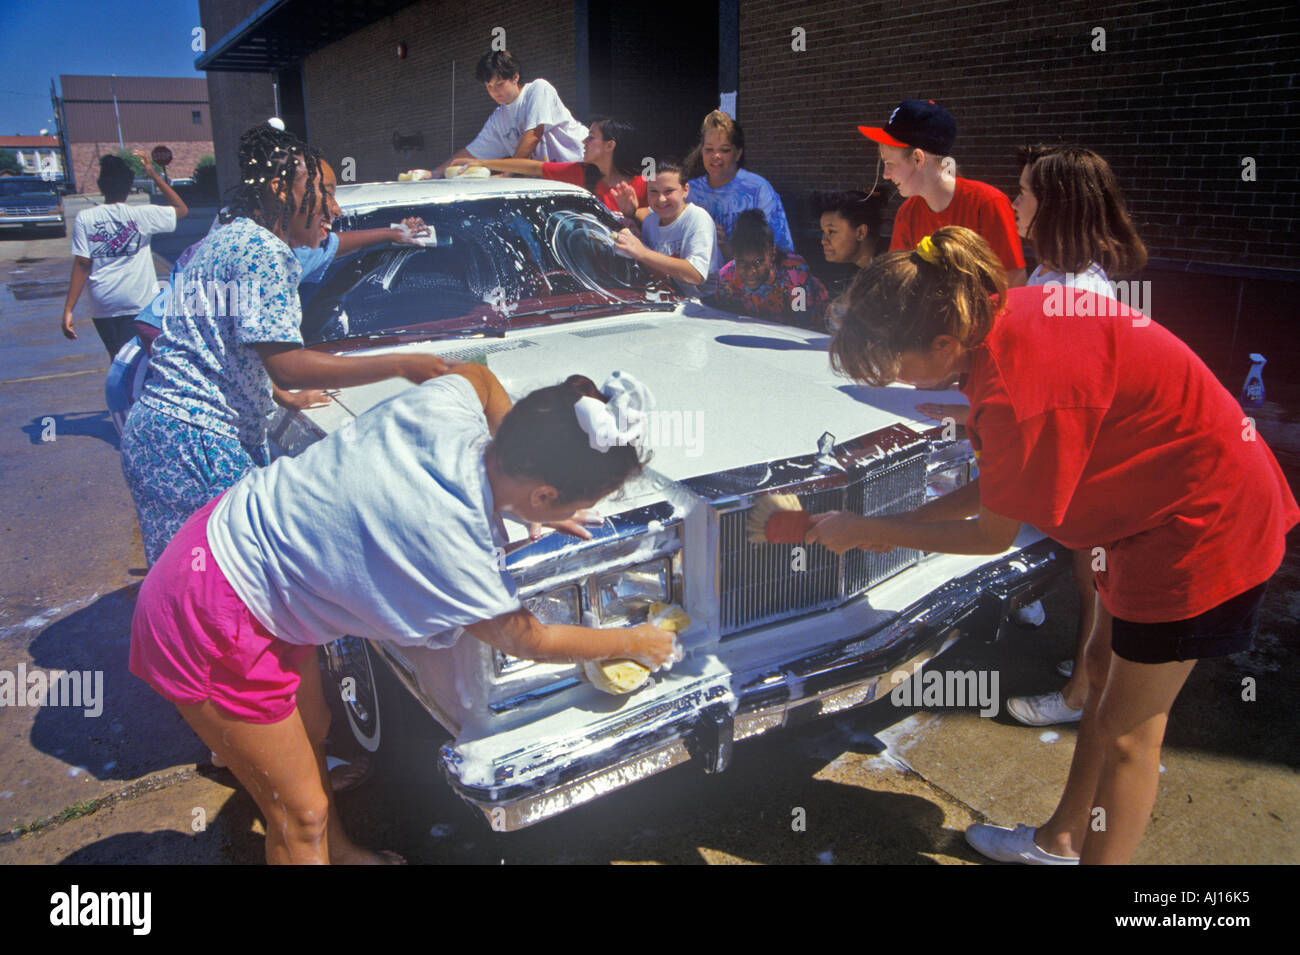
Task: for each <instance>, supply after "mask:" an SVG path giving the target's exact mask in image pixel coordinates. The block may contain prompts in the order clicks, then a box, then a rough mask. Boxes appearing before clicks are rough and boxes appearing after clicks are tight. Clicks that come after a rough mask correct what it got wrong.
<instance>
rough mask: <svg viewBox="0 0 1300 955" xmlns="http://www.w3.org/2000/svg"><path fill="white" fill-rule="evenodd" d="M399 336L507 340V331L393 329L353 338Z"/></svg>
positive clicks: (491, 327)
mask: <svg viewBox="0 0 1300 955" xmlns="http://www.w3.org/2000/svg"><path fill="white" fill-rule="evenodd" d="M398 335H422V336H424V337H426V338H439V339H451V338H477V337H478V336H480V335H482V336H485V337H488V338H505V337H506V330H505V329H504V328H501V327H499V326H484V327H483V328H466V329H462V330H460V331H457V332H440V331H438V330H437V329H434V328H393V329H388V330H384V331H378V332H366V334H364V335H361V336H353V337H360V338H364V339H366V340H367V341H373V340H374V339H376V338H394V337H396V336H398ZM346 340H347V339H339V341H346Z"/></svg>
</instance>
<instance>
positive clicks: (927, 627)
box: [271, 178, 1066, 830]
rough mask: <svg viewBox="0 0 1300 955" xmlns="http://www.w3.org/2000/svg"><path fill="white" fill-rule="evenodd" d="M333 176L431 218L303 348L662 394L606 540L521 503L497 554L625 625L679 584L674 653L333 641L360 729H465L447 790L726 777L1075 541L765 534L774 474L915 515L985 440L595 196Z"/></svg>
mask: <svg viewBox="0 0 1300 955" xmlns="http://www.w3.org/2000/svg"><path fill="white" fill-rule="evenodd" d="M337 198H338V202H339V204H340V206H341V208H342V210H343V219H342V221H341V223H339V225H340V226H341V227H343V228H354V229H367V228H376V227H382V226H387V225H389V224H390V223H393V222H399V221H401V220H402V219H403V218H404V217H407V216H420V217H421V218H423V219H424V221H425V222H426V223H428V224H429V225H430V226H431V233H432V234H431V237H430V239H429V240H428V242H427V244H426V245H425V246H424V247H421V248H413V247H410V246H389V247H380V248H371V249H367V250H364V251H361V252H358V253H356V254H354V255H351V256H346V257H341V258H340V259H339V260H337V261H336V262H335V263H334V265H333V266H332V267H331V269H330V271H329V273H328V274H327V275H326V276H325V277H324V279H323V281H322V282H321V284H320V286H319V287H318V288H316V289H314V290H313V292H312V294H311V295H310V296H309V304H308V305H307V306H306V307H305V309H304V319H303V331H304V338H305V340H306V341H307V342H308V344H309V347H313V348H319V349H326V350H329V351H331V352H334V353H339V354H357V355H360V354H376V353H382V352H392V351H394V350H402V349H407V350H414V351H421V352H429V353H434V354H438V355H441V356H444V357H446V358H448V359H453V360H461V361H478V362H481V363H483V364H485V365H486V366H487V367H488V368H490V369H491V370H492V371H493V372H494V373H495V374H496V376H497V377H498V378H499V379H500V380H501V382H502V383H503V385H504V386H505V387H506V389H507V390H508V391H509V392H510V393H511V396H512V397H514V398H515V399H518V398H519V397H521V396H523V395H525V394H527V393H528V392H530V391H532V390H533V389H535V388H538V387H542V386H545V385H550V384H554V383H556V382H558V381H561V380H563V379H564V378H565V377H567V376H568V375H570V374H573V373H581V374H584V375H586V376H588V377H589V378H592V379H593V380H595V381H596V382H598V383H599V382H600V381H602V380H604V378H605V377H606V376H608V375H609V374H610V373H611V372H613V371H616V370H622V371H626V372H630V373H632V374H633V375H634V376H635V377H636V378H638V379H639V380H640V381H642V382H643V383H645V384H646V385H647V386H649V388H650V390H651V391H652V392H653V394H654V395H655V396H656V401H657V405H656V408H655V411H654V414H653V416H652V419H651V421H650V422H649V429H648V430H649V439H650V440H649V450H650V451H651V455H652V456H651V460H650V462H649V465H648V467H647V468H646V470H645V473H644V474H643V475H642V476H641V477H640V478H638V479H637V480H635V481H633V482H631V483H630V484H629V485H627V486H626V487H625V488H623V489H622V490H621V491H620V492H618V493H617V494H615V495H613V496H612V497H611V498H609V499H607V500H605V501H602V502H601V503H600V504H599V505H598V510H599V511H600V512H601V514H602V515H604V517H605V520H604V523H603V524H602V525H601V526H599V527H592V528H591V530H592V531H593V537H592V539H591V540H578V539H576V538H574V537H570V536H567V535H565V534H562V533H559V532H554V533H550V534H548V535H546V536H543V537H542V538H541V539H540V540H538V541H535V542H529V540H528V533H527V528H526V527H525V526H524V525H522V524H511V523H510V522H509V521H507V527H508V529H509V532H510V539H511V549H510V550H509V552H508V554H506V555H504V556H503V559H504V561H505V566H506V568H507V570H508V571H509V573H511V574H512V575H513V576H514V578H515V580H516V582H517V584H518V588H519V593H520V596H521V597H522V598H523V600H524V602H525V604H526V605H527V606H528V607H529V608H530V609H531V610H532V612H533V613H535V614H536V615H537V616H538V617H539V618H540V619H541V620H543V621H544V622H548V623H579V622H584V623H587V624H589V625H594V626H606V627H614V626H624V625H627V624H630V623H635V622H639V621H641V620H644V619H645V616H646V613H647V608H648V607H649V605H650V604H651V602H653V601H665V602H669V603H675V604H678V605H680V606H682V607H684V608H685V610H686V611H687V613H688V614H689V616H690V619H691V623H690V626H689V627H688V628H686V629H685V630H684V631H683V632H682V633H681V635H680V639H681V642H682V644H683V647H684V649H685V657H684V659H683V660H682V661H681V662H680V663H678V664H676V665H675V666H673V667H672V669H671V670H667V671H663V672H659V673H656V674H655V675H654V678H653V679H652V680H651V681H650V682H648V683H647V684H645V685H644V686H642V687H641V688H640V689H638V690H637V691H635V692H633V693H631V694H629V695H627V696H621V697H612V696H608V695H605V694H602V693H601V692H600V691H598V690H597V689H596V688H595V687H593V686H592V685H591V684H590V683H588V682H586V681H585V680H584V679H583V675H582V670H581V667H579V666H577V665H568V664H555V663H538V662H533V661H530V660H521V659H515V658H513V657H510V656H508V655H506V654H504V653H502V652H500V651H497V650H494V649H493V648H492V647H489V646H487V645H486V644H484V643H481V642H480V641H478V640H474V639H472V638H469V637H467V636H466V637H464V638H463V639H461V640H459V641H458V642H457V643H456V644H455V645H454V646H452V647H450V648H447V649H436V650H435V649H424V648H416V649H410V648H402V647H396V646H393V645H391V644H386V643H380V642H377V641H369V640H366V639H365V637H366V635H365V634H357V635H355V637H351V638H347V639H344V640H340V641H338V642H336V643H334V644H331V645H329V646H328V647H326V648H325V649H324V656H325V662H326V668H327V671H328V674H329V676H330V677H332V679H333V680H334V681H335V682H336V683H337V685H338V687H339V692H340V696H341V698H342V699H343V705H344V708H345V712H346V717H347V721H348V723H349V725H350V727H351V729H352V732H353V735H354V736H355V737H356V739H357V741H358V742H359V743H360V744H361V745H362V746H363V747H365V748H366V749H367V750H370V751H372V752H373V751H375V750H378V749H380V747H382V746H383V745H384V744H385V742H386V741H388V740H389V739H390V738H391V736H392V733H393V729H394V714H397V713H399V712H405V713H406V715H408V716H409V714H410V710H411V709H412V708H413V707H412V704H414V707H417V708H418V712H419V714H420V718H428V719H432V720H436V721H437V722H438V723H439V724H441V725H442V727H443V728H444V729H445V731H446V733H447V734H448V736H449V739H448V741H447V742H446V744H445V745H443V746H442V748H441V750H440V753H439V757H438V758H439V759H440V761H441V764H442V769H443V770H444V772H445V775H446V777H447V779H448V781H449V782H450V784H451V786H452V787H453V788H454V789H455V790H456V791H457V792H458V793H459V794H460V795H461V796H462V797H464V798H465V799H466V800H468V801H469V802H470V803H472V804H473V805H475V806H477V807H479V808H480V809H481V810H482V811H483V813H484V815H485V816H486V818H487V820H488V821H489V823H490V824H491V825H492V826H493V827H494V828H496V829H499V830H514V829H519V828H523V827H525V826H528V825H531V824H533V823H535V822H538V821H539V820H542V819H546V818H548V817H550V816H553V815H555V814H557V813H560V812H563V811H565V810H567V809H570V808H572V807H575V806H578V805H581V804H583V803H585V802H588V801H590V800H593V799H596V798H598V797H599V796H601V795H603V794H604V793H607V792H610V791H612V790H614V789H617V788H620V787H622V786H626V785H628V784H630V783H633V782H635V781H636V780H639V779H642V778H644V777H646V776H649V775H652V774H654V773H658V772H661V771H663V770H666V769H669V768H670V767H673V766H676V765H678V764H680V763H684V762H687V761H696V762H698V763H699V764H701V765H702V766H703V768H704V769H705V770H706V771H708V772H719V771H722V770H723V769H725V768H726V766H727V763H728V760H729V758H730V755H731V753H732V749H733V746H734V745H735V744H736V743H738V742H740V741H743V740H745V739H748V738H750V737H754V736H758V735H760V734H763V733H768V732H774V731H777V730H779V729H780V728H781V727H782V726H784V725H786V724H787V723H789V722H792V721H794V720H796V719H798V720H802V719H803V718H806V717H809V716H816V715H823V714H829V713H835V712H838V711H841V710H844V709H846V708H849V707H854V706H859V705H863V704H867V703H871V702H872V701H874V700H880V699H882V698H885V697H888V695H889V693H890V691H891V690H892V689H893V687H894V686H895V685H896V683H897V682H898V678H899V675H901V674H904V673H914V672H915V671H916V669H917V668H918V667H919V666H921V665H922V664H924V663H925V662H927V661H929V660H931V659H933V658H934V657H936V656H937V655H939V654H940V653H942V652H943V651H944V650H945V649H947V648H948V647H949V646H951V645H952V644H953V643H954V642H955V641H956V640H958V639H959V638H961V637H970V638H974V639H983V640H992V639H995V638H996V636H997V635H998V632H999V630H1000V628H1001V627H1002V625H1003V623H1004V621H1005V619H1006V615H1007V614H1008V612H1009V611H1010V610H1011V609H1013V608H1014V607H1016V606H1019V605H1020V604H1021V603H1023V602H1025V601H1028V600H1032V599H1034V598H1035V597H1037V596H1038V595H1039V594H1041V593H1042V592H1044V591H1045V590H1046V589H1048V587H1049V586H1051V584H1052V583H1053V582H1054V581H1055V579H1056V577H1057V576H1058V575H1059V574H1060V573H1061V572H1062V570H1063V568H1064V566H1065V563H1066V562H1065V561H1064V560H1063V552H1062V551H1061V550H1060V548H1059V547H1058V546H1057V545H1055V544H1053V543H1052V542H1051V541H1048V540H1046V539H1044V538H1042V536H1041V535H1039V534H1038V533H1036V532H1034V531H1033V530H1032V529H1030V528H1025V529H1024V530H1023V531H1022V533H1021V536H1020V537H1019V538H1018V539H1017V540H1016V542H1015V544H1014V545H1013V547H1012V548H1011V549H1010V550H1009V551H1007V552H1006V553H1004V554H1001V555H997V556H994V557H959V556H948V555H937V554H922V553H917V552H915V551H908V550H894V551H891V552H889V553H875V552H867V551H853V552H850V553H848V554H845V555H844V556H836V555H835V554H832V553H831V552H830V551H827V550H825V549H823V548H821V547H816V546H812V547H793V546H783V545H771V544H753V543H751V542H750V541H749V540H748V539H747V538H746V535H745V523H746V518H747V516H748V514H749V512H750V510H751V509H752V508H753V507H754V504H755V502H756V500H757V499H758V498H760V497H761V496H763V495H766V494H770V493H774V492H780V493H787V494H795V495H797V496H798V497H799V499H800V500H801V502H802V503H803V505H804V507H805V508H807V509H808V510H811V511H813V512H820V511H825V510H832V509H847V510H853V511H856V512H858V513H863V514H890V513H896V512H900V511H906V510H909V509H911V508H914V507H917V506H918V505H920V504H922V503H923V502H925V501H926V500H927V499H930V498H932V497H934V496H936V495H940V494H944V493H947V492H949V491H951V490H953V489H955V488H957V487H960V486H962V485H963V484H964V483H966V482H967V481H968V480H969V479H970V477H971V474H972V468H973V455H972V452H971V448H970V445H969V442H968V441H966V440H964V439H963V437H962V435H961V434H960V432H958V431H956V429H949V431H950V433H944V432H943V431H942V430H939V429H934V428H932V426H931V423H928V422H926V421H925V420H924V419H923V418H921V417H920V416H918V413H917V412H916V410H915V407H916V405H917V403H918V402H921V401H926V400H935V399H937V398H938V395H935V394H932V393H925V392H917V391H915V390H913V389H911V388H906V387H890V388H867V387H863V386H859V385H856V384H853V383H852V382H849V381H848V380H846V379H844V378H842V377H839V376H837V375H835V374H834V373H833V372H832V371H831V370H830V368H829V363H828V359H827V344H828V339H827V337H826V335H825V334H823V333H818V332H814V331H808V330H804V329H800V328H796V327H791V326H786V325H779V324H772V323H768V322H763V321H758V320H755V319H750V318H746V317H743V316H736V315H731V314H727V313H724V312H721V311H717V310H715V309H712V308H709V307H707V306H705V305H702V304H701V303H699V302H697V301H691V300H684V299H682V298H681V297H679V295H678V294H677V293H676V292H675V291H674V289H673V288H672V287H671V286H670V285H668V284H667V283H665V282H663V281H661V280H658V279H656V278H654V277H653V276H652V275H650V274H649V273H647V272H645V271H644V270H643V269H642V268H641V267H640V266H638V265H637V264H635V263H634V262H632V261H631V260H629V259H627V258H624V257H621V256H619V255H618V254H616V253H615V251H614V248H613V241H612V237H611V236H612V231H613V230H616V229H617V228H619V223H618V221H617V220H616V219H615V217H614V216H613V215H612V214H611V213H610V212H609V211H608V210H607V209H606V208H605V207H604V206H603V205H602V204H601V203H599V202H598V201H597V200H596V199H595V198H594V197H593V196H592V195H591V194H589V193H587V192H586V191H584V190H581V189H578V188H576V187H573V186H568V185H565V184H561V183H552V182H546V181H540V180H521V179H500V178H496V179H488V180H475V181H470V180H457V181H455V182H445V181H434V182H419V183H371V184H360V185H350V186H342V187H340V188H339V190H338V195H337ZM407 387H410V385H409V384H407V383H405V382H402V381H398V380H393V381H385V382H379V383H376V384H371V385H366V386H362V387H356V388H348V389H344V390H343V391H342V392H340V393H339V394H338V396H337V399H336V400H335V401H334V402H332V403H331V404H330V405H328V406H326V407H323V408H318V409H311V410H307V411H297V412H292V411H287V410H281V411H278V412H277V416H276V418H275V419H274V420H273V421H272V427H271V437H272V447H273V451H274V452H275V453H276V454H295V453H297V452H299V451H301V450H302V449H303V448H304V447H306V446H307V445H308V444H310V443H311V442H313V441H316V440H320V439H321V438H323V437H325V436H326V435H328V434H329V433H331V432H334V431H337V430H339V429H341V428H346V427H347V426H348V423H349V421H351V420H352V419H353V418H354V417H355V416H357V415H361V414H364V413H365V412H366V410H367V409H369V408H371V407H373V406H374V405H376V404H377V403H379V402H381V401H383V400H385V399H386V398H388V397H390V396H392V395H394V394H396V393H397V392H399V391H400V390H402V389H404V388H407ZM395 694H396V695H398V696H399V697H401V696H405V697H408V698H407V699H400V698H399V699H394V698H393V697H394V695H395ZM403 707H405V708H406V710H405V711H403V709H402V708H403Z"/></svg>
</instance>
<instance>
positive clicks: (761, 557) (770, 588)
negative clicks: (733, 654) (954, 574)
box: [718, 447, 926, 637]
mask: <svg viewBox="0 0 1300 955" xmlns="http://www.w3.org/2000/svg"><path fill="white" fill-rule="evenodd" d="M925 480H926V451H925V448H924V447H918V448H913V449H909V450H908V451H907V452H906V453H904V454H901V455H895V456H892V457H888V458H886V459H885V460H882V461H880V462H879V463H878V466H877V467H874V468H872V469H871V470H869V471H868V472H867V473H866V474H865V475H863V476H860V477H857V478H855V479H853V480H852V481H851V482H850V483H849V484H848V485H847V486H845V487H836V488H830V489H822V490H817V489H811V490H808V491H807V492H800V490H799V488H798V487H795V488H791V489H789V493H793V494H796V495H797V496H798V497H799V500H800V503H801V504H802V505H803V507H804V509H805V510H807V511H810V512H812V513H814V514H819V513H822V512H824V511H836V510H841V511H852V512H853V513H855V514H867V515H873V516H874V515H881V514H897V513H900V512H902V511H908V510H911V509H913V508H916V507H919V506H921V505H922V504H923V503H925ZM752 509H753V507H752V504H751V506H749V507H744V508H741V509H739V510H734V511H730V512H728V513H725V514H723V515H722V516H721V527H720V534H719V541H718V548H719V553H718V563H719V569H720V596H721V600H720V604H721V608H720V609H721V626H722V635H723V636H724V637H725V636H727V635H729V634H734V633H737V632H739V631H742V630H747V629H750V628H752V627H756V626H759V625H762V624H766V623H772V622H774V621H777V620H781V619H784V618H786V617H793V616H798V615H800V614H804V613H810V612H813V611H816V610H822V609H826V608H829V607H833V606H836V605H838V604H840V603H843V602H844V601H846V600H849V599H852V598H853V597H856V596H858V595H859V594H861V593H863V592H864V591H866V590H868V589H870V588H871V587H874V586H875V585H876V584H878V583H880V582H881V581H883V580H886V579H888V578H889V577H892V576H893V575H894V574H897V573H898V572H899V571H902V570H906V569H907V568H908V567H911V566H912V565H914V564H915V563H916V562H917V559H918V558H919V556H920V552H919V551H915V550H905V549H902V548H899V549H896V550H893V551H891V552H889V553H886V554H879V553H875V552H872V551H862V550H854V551H850V552H848V553H847V554H845V555H843V556H836V555H835V554H833V553H831V552H830V551H829V550H827V549H826V548H824V547H819V546H817V545H812V546H805V547H804V548H803V552H802V554H799V553H798V552H796V551H795V549H794V546H793V545H782V544H751V543H750V542H749V540H748V539H747V538H746V537H745V521H746V519H747V518H748V517H749V513H750V511H751V510H752ZM800 560H802V561H803V563H802V565H800V564H799V563H798V562H799V561H800ZM799 566H802V569H796V567H799Z"/></svg>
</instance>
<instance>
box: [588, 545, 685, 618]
mask: <svg viewBox="0 0 1300 955" xmlns="http://www.w3.org/2000/svg"><path fill="white" fill-rule="evenodd" d="M593 598H594V599H593V601H592V602H593V603H594V604H596V609H597V612H598V613H599V614H600V620H601V623H603V624H605V625H607V626H608V625H610V624H615V625H620V626H626V625H627V624H629V623H631V622H633V620H635V619H636V618H638V617H639V618H644V617H645V613H646V611H647V610H648V609H649V607H650V604H652V603H654V602H655V601H656V600H662V601H664V602H665V603H670V602H671V601H672V572H671V569H670V566H669V559H668V558H666V557H663V558H659V559H657V560H652V561H648V562H646V563H644V564H637V565H635V566H633V567H627V568H624V569H623V570H616V571H613V572H612V573H608V574H601V575H600V576H599V577H597V578H596V580H595V592H594V594H593Z"/></svg>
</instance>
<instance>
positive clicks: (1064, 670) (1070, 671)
mask: <svg viewBox="0 0 1300 955" xmlns="http://www.w3.org/2000/svg"><path fill="white" fill-rule="evenodd" d="M1056 672H1057V673H1059V674H1061V676H1063V677H1065V678H1066V679H1067V680H1068V679H1069V678H1070V677H1072V676H1074V661H1073V660H1062V661H1061V662H1060V663H1058V664H1057V665H1056Z"/></svg>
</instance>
